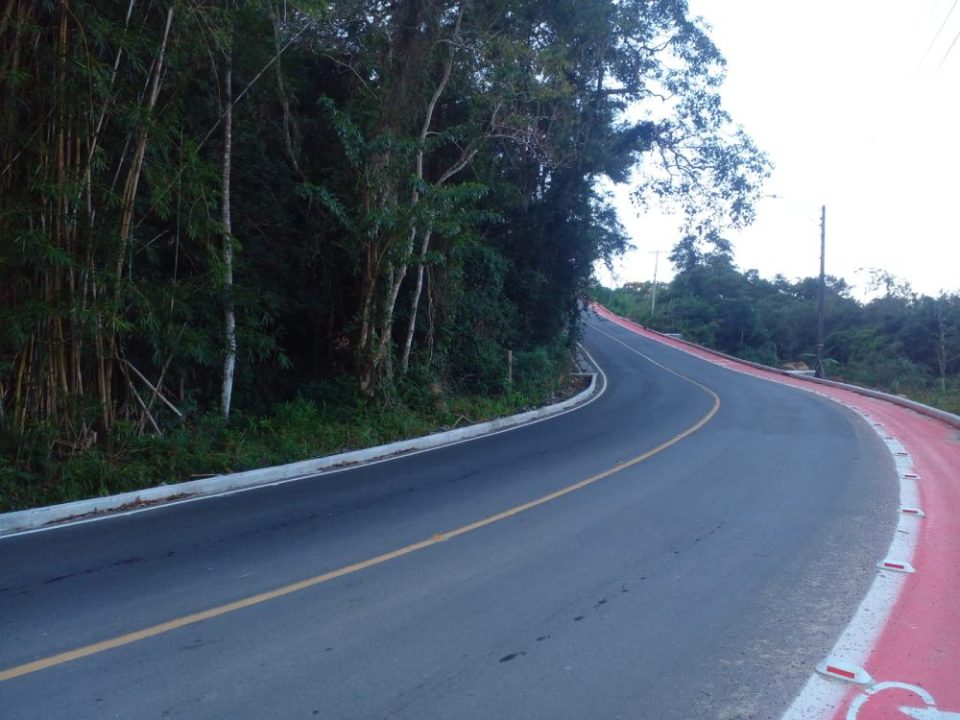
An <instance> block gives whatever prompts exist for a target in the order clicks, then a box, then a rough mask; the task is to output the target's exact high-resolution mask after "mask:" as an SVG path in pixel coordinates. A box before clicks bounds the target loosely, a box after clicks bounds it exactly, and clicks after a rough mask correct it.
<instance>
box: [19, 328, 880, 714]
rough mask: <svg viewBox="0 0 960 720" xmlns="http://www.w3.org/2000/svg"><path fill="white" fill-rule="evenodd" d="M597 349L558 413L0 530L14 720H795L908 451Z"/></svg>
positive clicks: (658, 354) (610, 338) (791, 405)
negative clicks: (343, 467) (576, 399)
mask: <svg viewBox="0 0 960 720" xmlns="http://www.w3.org/2000/svg"><path fill="white" fill-rule="evenodd" d="M585 344H586V346H587V348H588V349H589V351H590V352H591V353H592V355H593V357H594V358H595V359H596V361H597V363H598V364H599V366H600V367H601V368H602V369H603V370H604V372H605V374H606V389H605V392H604V393H603V395H602V396H601V397H599V399H597V400H596V401H594V402H592V403H590V404H589V405H587V406H585V407H582V408H580V409H578V410H576V411H574V412H570V413H567V414H565V415H561V416H559V417H556V418H554V419H551V420H548V421H544V422H540V423H537V424H534V425H530V426H526V427H523V428H520V429H517V430H513V431H510V432H505V433H501V434H498V435H494V436H490V437H486V438H482V439H479V440H475V441H471V442H467V443H462V444H459V445H454V446H450V447H446V448H442V449H439V450H435V451H430V452H425V453H420V454H416V455H411V456H407V457H403V458H400V459H397V460H394V461H390V462H383V463H378V464H373V465H369V466H365V467H360V468H356V469H352V470H348V471H342V472H336V473H328V474H324V475H321V476H318V477H316V478H311V479H308V480H305V481H301V482H296V483H290V484H286V485H281V486H276V487H268V488H263V489H258V490H253V491H249V492H243V493H238V494H234V495H229V496H224V497H218V498H213V499H207V500H203V501H198V502H192V503H186V504H181V505H175V506H171V507H165V508H159V509H156V510H152V511H150V512H146V513H140V514H135V515H127V516H119V517H113V518H110V519H107V520H103V521H98V522H93V523H87V524H81V525H75V526H67V527H62V528H58V529H55V530H50V531H45V532H39V533H32V534H24V535H19V536H11V537H6V538H2V539H0V717H2V718H4V720H21V719H23V720H26V719H28V718H43V719H44V720H49V719H51V718H71V719H76V720H81V719H84V718H112V717H120V718H138V719H140V718H180V717H182V718H232V719H237V720H240V719H247V718H249V719H250V720H263V719H264V718H283V719H285V720H286V719H293V718H304V719H307V718H331V719H332V718H337V719H340V718H357V719H360V718H371V719H372V718H377V719H380V718H411V719H414V718H415V719H417V720H426V719H429V718H438V719H439V718H457V719H464V720H466V719H472V718H476V719H477V720H481V719H482V720H490V719H491V718H533V719H536V718H544V719H546V718H549V719H551V720H558V719H561V718H571V719H573V718H577V719H583V718H591V719H593V718H659V719H663V718H666V719H669V718H676V719H677V720H691V719H694V718H705V719H706V718H710V719H711V720H716V719H719V720H723V719H733V718H737V719H740V718H744V719H745V718H779V717H780V715H781V714H782V713H783V712H784V710H785V709H786V707H787V706H788V705H789V704H790V702H791V701H792V700H793V698H794V697H795V696H796V695H797V693H798V692H799V691H800V689H801V687H802V686H803V684H804V683H805V682H806V680H807V678H808V677H809V674H810V670H811V668H812V667H813V666H814V665H815V664H816V663H817V662H819V661H820V660H821V659H822V658H823V657H824V656H825V654H826V653H827V652H828V651H829V649H830V648H831V646H832V645H833V642H834V641H835V640H836V638H837V636H838V635H839V634H840V632H841V631H842V629H843V627H844V626H845V625H846V623H847V622H848V621H849V620H850V617H851V616H852V614H853V612H854V610H855V609H856V607H857V604H858V603H859V601H860V599H861V598H862V597H863V596H864V594H865V593H866V591H867V588H868V587H869V585H870V582H871V581H872V580H873V578H874V576H875V574H876V561H877V558H878V557H881V556H882V555H883V553H884V551H885V549H886V548H887V547H888V545H889V543H890V538H891V536H892V533H893V530H894V526H895V523H896V517H895V512H894V510H895V508H896V507H897V478H896V473H895V471H894V467H893V464H892V461H891V459H890V455H889V453H888V452H887V450H886V448H885V447H884V445H883V443H882V442H881V441H880V439H879V438H878V437H877V435H876V434H875V433H874V432H873V430H872V429H871V428H870V427H869V426H868V425H867V424H866V423H864V422H863V421H862V420H861V419H859V418H858V417H856V416H855V415H854V414H853V413H852V412H851V411H849V410H848V409H846V408H844V407H842V406H840V405H838V404H836V403H833V402H830V401H829V400H826V399H824V398H821V397H818V396H815V395H812V394H809V393H805V392H802V391H799V390H796V389H793V388H789V387H785V386H782V385H778V384H775V383H771V382H768V381H765V380H762V379H758V378H754V377H750V376H747V375H744V374H740V373H736V372H732V371H730V370H727V369H725V368H723V367H720V366H718V365H715V364H711V363H707V362H704V361H703V360H700V359H698V358H695V357H692V356H690V355H688V354H685V353H682V352H680V351H678V350H675V349H673V348H670V347H666V346H664V345H661V344H658V343H656V342H653V341H651V340H649V339H646V338H643V337H639V336H637V335H634V334H632V333H629V332H628V331H626V330H624V329H622V328H620V327H618V326H616V325H614V324H613V323H610V322H604V321H599V320H596V319H594V320H592V321H591V323H590V327H588V328H587V329H586V332H585ZM618 468H619V469H618ZM571 486H576V488H577V489H572V488H571ZM565 489H569V490H570V491H569V492H558V491H564V490H565ZM538 499H540V500H542V501H538ZM535 501H536V502H535ZM485 519H486V520H485ZM484 520H485V521H484ZM478 521H484V522H479V523H478ZM78 650H79V652H74V651H78ZM71 653H73V654H71Z"/></svg>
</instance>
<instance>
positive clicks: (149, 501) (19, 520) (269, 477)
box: [0, 351, 603, 536]
mask: <svg viewBox="0 0 960 720" xmlns="http://www.w3.org/2000/svg"><path fill="white" fill-rule="evenodd" d="M584 352H585V351H584ZM589 359H590V361H591V362H592V363H593V365H594V368H595V369H596V370H597V372H594V373H585V375H587V376H589V377H590V385H589V386H588V387H587V389H586V390H583V391H582V392H580V393H578V394H576V395H574V396H573V397H570V398H567V399H566V400H563V401H561V402H558V403H555V404H553V405H547V406H545V407H541V408H537V409H535V410H528V411H527V412H524V413H520V414H518V415H510V416H508V417H502V418H497V419H496V420H490V421H488V422H482V423H477V424H476V425H469V426H467V427H463V428H459V429H457V430H447V431H445V432H438V433H434V434H432V435H424V436H421V437H417V438H411V439H409V440H400V441H398V442H393V443H389V444H387V445H379V446H377V447H371V448H364V449H363V450H352V451H350V452H345V453H339V454H337V455H327V456H325V457H319V458H313V459H311V460H301V461H300V462H294V463H288V464H286V465H275V466H273V467H267V468H259V469H256V470H245V471H243V472H237V473H229V474H226V475H215V476H213V477H209V478H203V479H200V480H190V481H188V482H182V483H175V484H173V485H161V486H159V487H152V488H146V489H143V490H134V491H132V492H126V493H121V494H119V495H109V496H107V497H98V498H90V499H89V500H78V501H75V502H69V503H63V504H61V505H49V506H47V507H40V508H32V509H30V510H17V511H14V512H8V513H0V536H3V535H5V534H8V533H17V532H21V531H25V530H35V529H38V528H43V527H45V526H48V525H51V524H53V523H62V522H66V521H69V520H80V519H82V518H86V517H88V516H92V515H97V514H100V513H106V512H110V511H117V510H135V509H137V508H138V507H142V506H144V505H154V504H159V503H163V502H166V501H172V500H183V499H187V498H190V499H193V498H198V497H204V496H212V495H219V494H222V493H227V492H233V491H237V490H245V489H249V488H254V487H258V486H261V485H270V484H273V483H278V482H281V481H289V480H296V479H300V478H306V477H310V476H311V475H318V474H320V473H322V472H324V471H330V470H343V469H345V468H349V467H353V466H357V465H361V464H364V463H370V462H373V461H377V460H385V459H387V458H391V457H396V456H399V455H405V454H408V453H414V452H420V451H423V450H432V449H434V448H439V447H443V446H444V445H453V444H455V443H460V442H465V441H467V440H473V439H476V438H479V437H482V436H484V435H490V434H493V433H497V432H501V431H503V430H509V429H512V428H515V427H519V426H520V425H526V424H529V423H533V422H536V421H539V420H544V419H546V418H548V417H552V416H554V415H559V414H561V413H564V412H568V411H569V410H573V409H574V408H576V407H579V406H580V405H584V404H586V403H587V402H589V401H590V400H592V399H595V397H598V396H599V394H600V393H601V392H602V389H603V383H602V382H598V380H597V378H598V376H599V375H602V373H601V372H600V371H599V368H598V367H597V365H596V363H595V362H593V358H589Z"/></svg>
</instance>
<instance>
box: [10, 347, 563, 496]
mask: <svg viewBox="0 0 960 720" xmlns="http://www.w3.org/2000/svg"><path fill="white" fill-rule="evenodd" d="M545 369H546V372H544V373H543V374H542V375H541V376H540V377H539V378H537V381H534V378H529V379H528V381H527V382H525V383H524V384H523V387H522V388H519V387H516V386H515V387H514V389H512V390H508V391H506V392H503V393H501V394H499V395H497V396H494V397H488V396H483V395H476V394H463V393H455V392H450V391H444V390H443V389H442V388H439V387H438V386H436V385H435V384H431V385H429V386H426V387H427V389H426V390H424V389H423V387H424V386H423V385H422V384H414V383H408V384H407V385H406V386H403V385H401V386H400V387H399V388H398V390H397V391H396V392H395V393H393V394H392V395H391V396H390V397H389V398H387V399H385V400H380V401H377V402H372V401H363V400H360V399H359V398H358V397H357V396H356V395H355V393H354V392H353V389H352V385H348V384H344V383H339V384H338V383H333V384H327V385H324V386H319V387H313V388H306V389H305V390H304V392H303V393H301V395H300V396H299V397H298V398H297V399H295V400H292V401H289V402H284V403H280V404H278V405H276V406H274V408H273V409H272V411H271V412H270V413H269V414H266V415H260V416H254V415H247V414H244V413H242V412H241V413H236V414H235V415H234V416H233V417H232V418H231V420H230V422H229V423H226V422H225V421H224V420H223V419H222V418H220V417H219V415H217V414H215V413H209V414H205V415H198V416H194V417H192V418H189V419H188V420H187V421H186V422H184V423H182V424H181V425H179V426H177V427H174V428H172V429H170V430H168V431H167V432H165V433H164V434H163V435H142V434H140V433H139V432H138V431H137V428H136V427H134V426H133V425H132V424H119V425H118V426H117V428H116V431H115V432H114V434H113V436H112V437H111V442H110V443H109V447H101V446H95V447H92V448H89V449H87V450H84V451H82V452H75V453H70V454H57V452H56V447H57V445H56V443H55V442H54V434H53V432H52V431H51V430H49V429H46V428H32V429H31V430H30V431H29V432H28V433H26V434H25V435H23V436H18V437H17V438H12V437H11V436H10V435H9V434H7V435H6V436H5V437H2V438H0V512H6V511H11V510H21V509H26V508H31V507H38V506H42V505H50V504H55V503H62V502H69V501H72V500H80V499H84V498H89V497H97V496H105V495H112V494H115V493H120V492H126V491H131V490H139V489H143V488H147V487H152V486H156V485H161V484H170V483H177V482H182V481H185V480H191V479H196V478H197V477H202V476H206V475H215V474H220V473H228V472H238V471H241V470H249V469H253V468H259V467H267V466H270V465H280V464H284V463H289V462H295V461H298V460H306V459H310V458H315V457H321V456H324V455H331V454H336V453H340V452H344V451H347V450H355V449H360V448H365V447H372V446H376V445H381V444H384V443H389V442H393V441H396V440H402V439H406V438H410V437H417V436H420V435H426V434H429V433H432V432H437V431H442V430H446V429H451V428H453V427H463V426H464V425H469V424H473V423H476V422H481V421H484V420H489V419H492V418H496V417H502V416H506V415H511V414H514V413H517V412H522V411H524V410H527V409H530V408H532V407H536V406H538V405H543V404H545V403H548V402H551V401H553V400H555V399H557V397H559V396H560V395H562V394H564V392H565V391H568V390H569V391H572V386H571V384H570V383H571V382H572V381H571V379H570V378H569V377H568V376H567V374H566V372H559V373H558V372H557V368H556V367H555V366H550V367H546V368H545ZM12 458H19V459H20V461H19V463H17V464H14V462H12V460H11V459H12Z"/></svg>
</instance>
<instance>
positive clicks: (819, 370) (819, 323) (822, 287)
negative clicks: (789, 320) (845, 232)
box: [815, 205, 827, 378]
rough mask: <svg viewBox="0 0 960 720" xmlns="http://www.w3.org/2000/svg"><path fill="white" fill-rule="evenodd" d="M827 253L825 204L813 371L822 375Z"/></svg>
mask: <svg viewBox="0 0 960 720" xmlns="http://www.w3.org/2000/svg"><path fill="white" fill-rule="evenodd" d="M826 253H827V206H826V205H821V206H820V292H819V294H818V296H817V365H816V368H815V373H816V376H817V377H818V378H822V377H823V312H824V296H825V294H826V275H825V273H824V268H825V265H824V260H825V256H826Z"/></svg>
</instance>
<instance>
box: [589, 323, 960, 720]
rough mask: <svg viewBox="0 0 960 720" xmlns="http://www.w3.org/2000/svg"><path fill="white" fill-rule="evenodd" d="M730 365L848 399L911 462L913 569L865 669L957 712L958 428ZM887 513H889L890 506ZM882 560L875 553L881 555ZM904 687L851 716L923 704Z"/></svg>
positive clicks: (841, 713) (838, 712)
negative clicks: (915, 501)
mask: <svg viewBox="0 0 960 720" xmlns="http://www.w3.org/2000/svg"><path fill="white" fill-rule="evenodd" d="M594 310H595V311H596V312H597V313H598V314H600V315H601V316H602V317H605V318H607V319H609V320H611V321H613V322H616V323H617V324H619V325H622V326H624V327H626V328H628V329H630V330H633V331H634V332H636V333H638V334H640V335H643V336H645V337H648V338H651V339H653V340H656V341H657V342H660V343H662V344H664V345H669V346H672V347H675V348H678V349H680V350H683V351H684V352H687V353H689V354H691V355H696V356H698V357H701V358H704V359H706V360H709V361H711V362H714V363H717V362H718V361H719V358H718V357H717V356H716V355H713V354H712V353H709V352H707V351H704V350H700V349H698V348H693V347H690V346H688V345H686V344H684V343H681V342H678V341H676V340H673V339H671V338H666V337H664V336H662V335H660V334H659V333H654V332H651V331H649V330H646V329H645V328H643V327H641V326H640V325H638V324H637V323H634V322H631V321H629V320H625V319H623V318H620V317H619V316H617V315H614V314H613V313H611V312H610V311H608V310H606V308H603V307H600V306H594ZM738 370H740V371H741V372H745V373H748V374H751V375H756V376H759V377H765V378H768V379H771V380H776V381H777V382H781V383H784V384H787V385H793V386H796V387H802V388H805V389H807V390H815V391H817V392H820V393H823V394H826V395H829V396H830V397H832V398H834V399H836V400H839V401H841V402H845V403H850V402H854V401H855V402H856V404H857V405H858V407H860V408H862V410H863V412H864V413H865V414H867V415H868V416H869V417H870V418H871V420H872V421H873V422H875V423H879V424H880V425H881V426H882V427H883V428H884V429H885V430H886V431H887V432H888V433H889V434H890V435H892V436H893V437H895V438H897V439H898V440H899V441H900V443H901V444H902V445H903V447H904V448H905V449H906V451H907V452H908V453H909V455H910V457H911V460H912V461H913V471H914V472H911V473H906V474H904V477H905V478H908V479H919V477H923V478H924V481H923V482H922V483H918V484H917V488H918V492H919V495H920V500H921V503H920V506H921V507H922V508H924V511H925V514H926V517H925V519H924V521H923V523H922V524H920V525H918V527H917V532H918V533H919V539H918V542H917V547H916V551H915V554H914V558H913V564H914V566H915V567H916V568H917V569H918V572H917V573H915V574H913V575H910V576H909V579H908V580H907V581H906V583H905V585H904V588H903V591H902V592H901V594H900V597H899V599H898V600H897V602H896V605H895V606H894V608H893V612H892V613H891V615H890V619H889V620H888V621H887V624H886V626H885V628H884V629H883V631H882V632H881V634H880V637H879V638H878V640H877V641H876V643H875V645H874V647H873V650H872V651H871V653H870V657H869V661H868V662H867V664H866V670H867V671H868V672H869V673H870V674H871V675H872V676H873V677H874V678H876V679H877V682H889V681H896V682H900V683H907V684H910V685H916V686H919V687H922V688H924V689H925V690H926V691H928V692H929V693H931V694H932V695H933V697H934V698H936V702H937V708H938V709H939V710H941V711H947V712H955V713H960V431H958V430H957V429H956V428H952V427H950V426H949V425H947V424H946V423H943V422H941V421H939V420H934V419H933V418H929V417H926V416H925V415H920V414H919V413H916V412H913V411H912V410H908V409H907V408H903V407H900V406H898V405H894V404H892V403H888V402H885V401H883V400H879V399H875V398H869V397H864V396H861V395H858V394H856V393H854V392H853V391H851V390H844V389H841V388H832V387H828V386H821V385H814V384H811V383H809V382H804V381H803V380H800V379H797V378H791V377H788V376H783V375H780V374H778V373H773V372H767V371H763V370H759V369H755V368H752V367H749V366H747V365H742V366H739V367H738ZM891 511H892V512H893V511H895V509H894V508H891ZM881 559H882V558H881ZM863 692H864V691H863V690H862V689H858V688H851V689H850V690H849V691H848V692H847V694H846V696H845V698H844V700H843V702H842V703H841V704H840V705H839V706H837V708H836V709H835V712H834V713H833V715H832V716H830V717H832V718H833V719H834V720H847V711H848V709H849V708H850V703H851V702H853V700H854V699H855V698H857V697H861V698H862V694H863ZM915 701H916V697H912V698H911V697H910V694H909V693H905V692H904V691H902V690H900V691H892V690H888V691H884V692H879V693H877V694H876V695H875V696H871V697H870V698H869V701H867V702H864V703H863V704H862V705H861V707H860V709H859V712H858V713H857V715H856V718H857V720H885V719H886V718H896V720H904V718H906V717H908V716H906V715H904V714H903V713H902V712H900V710H899V707H901V706H904V705H909V706H910V707H924V704H923V703H917V702H915Z"/></svg>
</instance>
